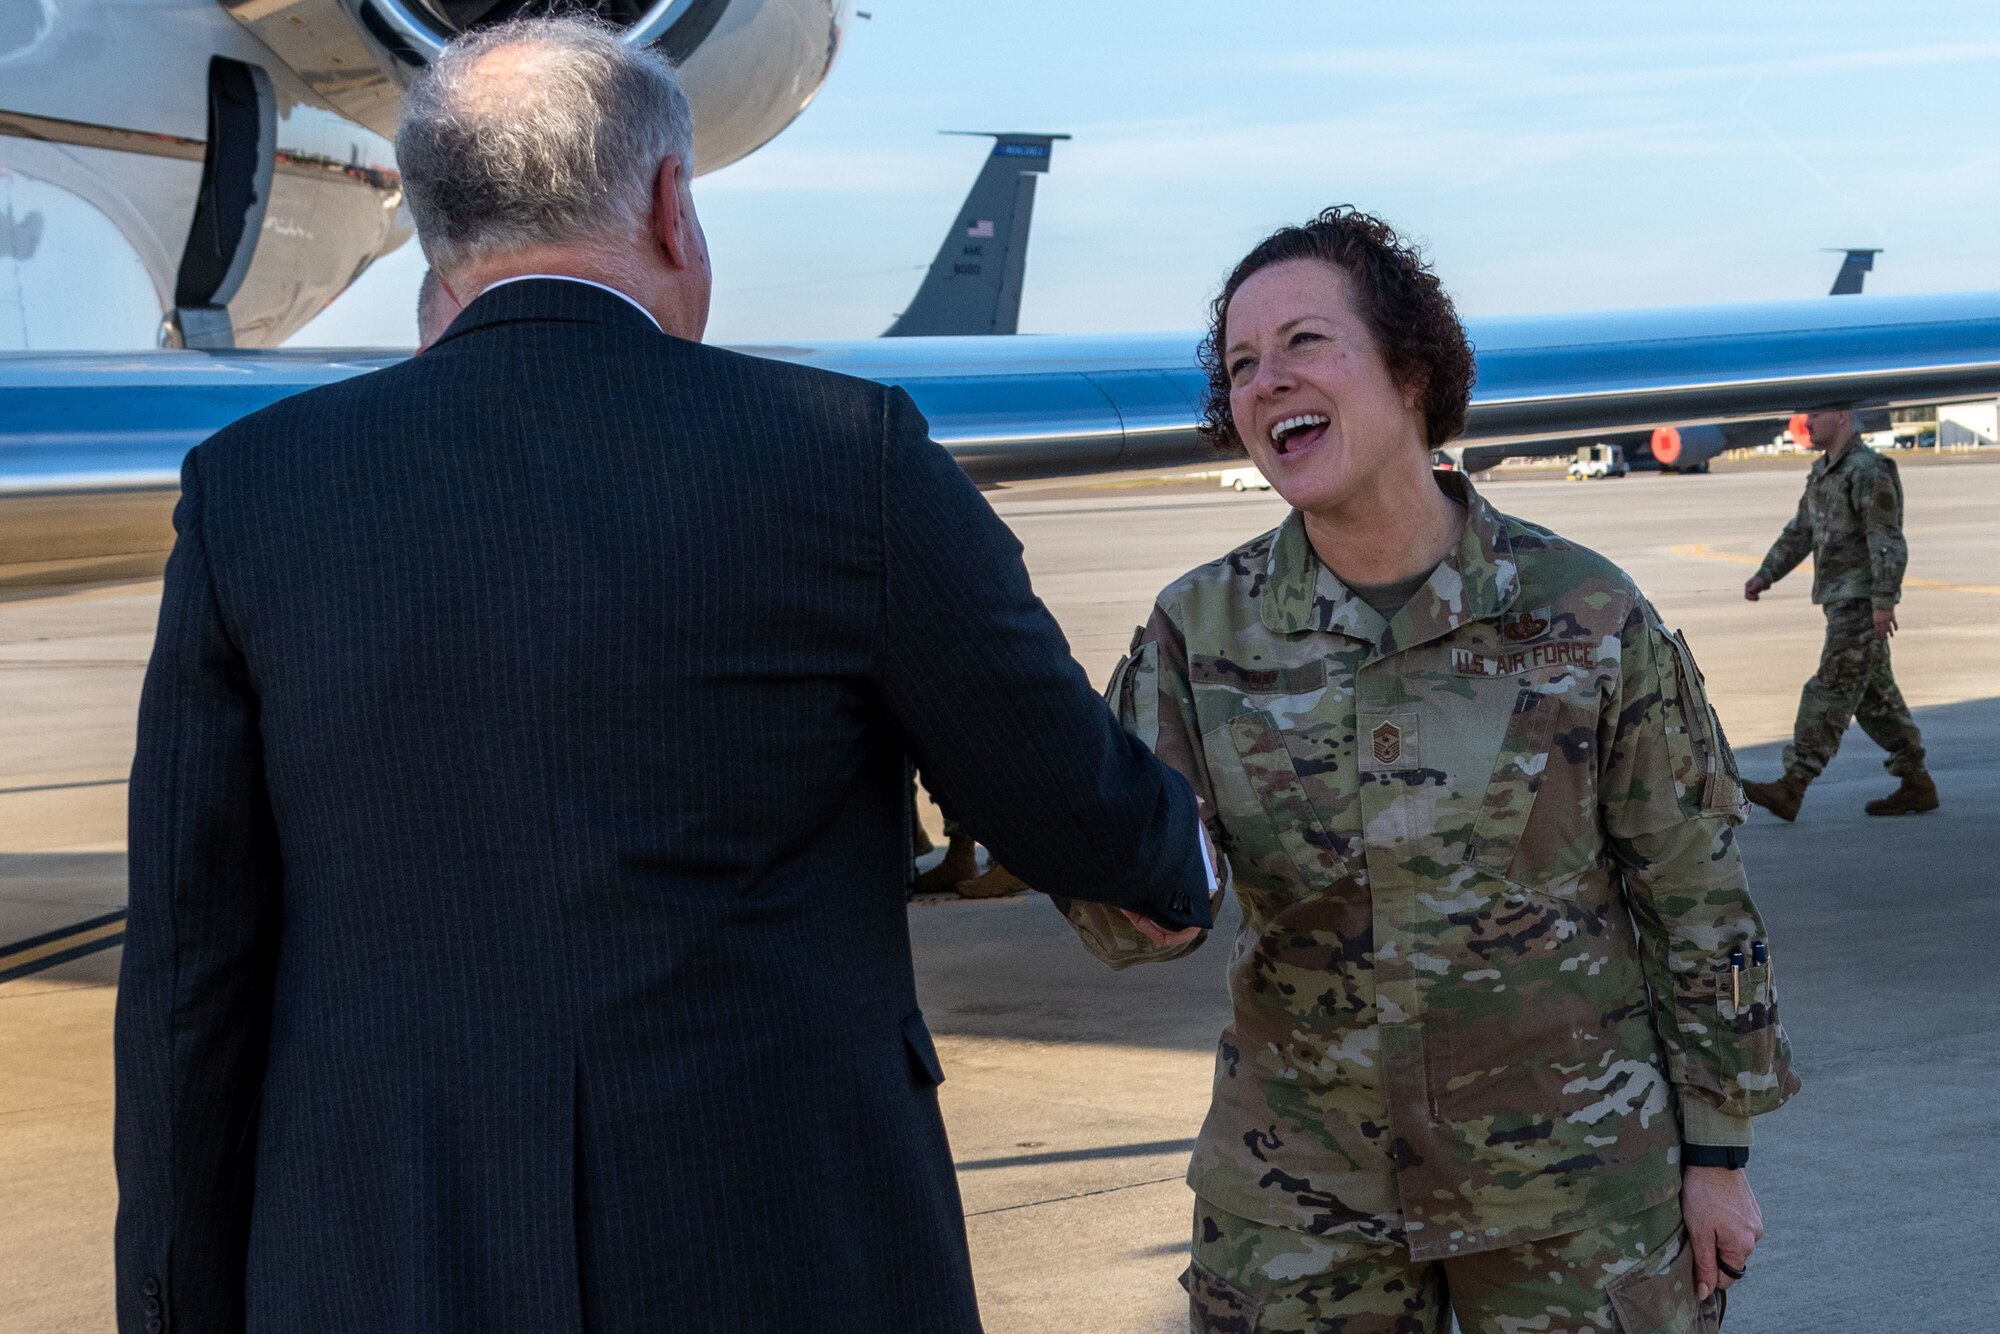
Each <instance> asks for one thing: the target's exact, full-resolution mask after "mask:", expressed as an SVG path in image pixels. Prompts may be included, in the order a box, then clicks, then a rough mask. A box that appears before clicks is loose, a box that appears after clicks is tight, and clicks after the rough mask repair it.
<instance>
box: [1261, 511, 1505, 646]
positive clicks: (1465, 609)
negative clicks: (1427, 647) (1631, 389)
mask: <svg viewBox="0 0 2000 1334" xmlns="http://www.w3.org/2000/svg"><path fill="white" fill-rule="evenodd" d="M1432 475H1433V476H1434V477H1435V478H1436V479H1437V484H1438V487H1439V489H1440V490H1442V491H1443V492H1444V493H1445V494H1446V495H1448V496H1450V497H1451V498H1452V499H1453V500H1456V501H1458V502H1459V503H1460V504H1462V505H1464V506H1465V510H1466V520H1465V531H1464V532H1463V533H1462V534H1460V535H1459V539H1458V545H1457V546H1456V547H1453V548H1452V550H1451V552H1450V554H1449V555H1447V556H1446V557H1445V558H1444V559H1443V560H1442V561H1440V562H1439V563H1438V567H1437V568H1436V569H1435V570H1432V571H1431V577H1430V580H1429V582H1427V583H1426V584H1425V585H1424V586H1423V587H1422V588H1420V589H1418V590H1417V592H1416V594H1415V595H1414V596H1413V597H1411V599H1410V601H1409V604H1408V605H1407V606H1405V607H1404V608H1403V609H1402V610H1401V611H1399V612H1397V613H1396V615H1395V616H1394V617H1393V618H1392V619H1390V620H1389V621H1387V622H1385V621H1384V620H1383V619H1382V617H1381V614H1380V613H1378V612H1377V611H1376V610H1375V609H1374V608H1373V607H1371V606H1369V605H1368V604H1367V603H1366V602H1364V601H1363V600H1362V599H1361V598H1359V597H1358V596H1356V595H1355V594H1354V593H1352V592H1350V591H1349V590H1348V588H1347V586H1346V585H1345V584H1343V583H1342V582H1341V581H1340V577H1339V576H1338V575H1336V574H1334V572H1333V571H1332V570H1331V569H1329V568H1327V566H1326V565H1325V564H1324V563H1323V562H1321V560H1320V559H1319V556H1318V554H1317V553H1316V552H1314V551H1313V548H1312V542H1311V541H1310V540H1309V539H1308V538H1307V537H1306V526H1305V516H1304V515H1303V514H1301V513H1300V512H1299V511H1297V510H1293V511H1292V512H1291V513H1290V514H1289V515H1287V516H1286V518H1285V521H1284V523H1283V524H1281V525H1279V528H1278V535H1277V538H1276V539H1275V540H1274V541H1273V542H1272V543H1271V554H1270V555H1269V557H1267V558H1266V562H1265V570H1264V580H1265V582H1264V596H1263V599H1262V601H1263V608H1262V616H1263V620H1264V624H1265V625H1266V626H1267V627H1269V628H1270V629H1272V630H1274V631H1276V632H1278V633H1279V634H1298V633H1300V632H1302V631H1307V630H1323V631H1331V632H1334V633H1337V634H1343V635H1347V636H1348V637H1350V638H1353V639H1359V640H1362V641H1364V642H1366V643H1371V644H1374V645H1375V648H1376V653H1375V656H1376V657H1377V658H1383V657H1387V656H1389V655H1390V654H1392V653H1399V652H1402V651H1403V650H1404V649H1409V648H1414V647H1416V646H1417V645H1419V644H1424V643H1428V642H1430V641H1431V640H1433V639H1437V638H1440V637H1441V636H1443V635H1446V634H1449V633H1451V632H1452V631H1453V630H1456V629H1457V628H1458V627H1459V626H1461V625H1464V624H1466V623H1467V622H1469V621H1478V620H1486V619H1488V618H1491V617H1495V616H1498V615H1500V613H1502V612H1503V611H1505V610H1506V609H1507V608H1508V607H1510V606H1512V605H1513V603H1514V599H1515V597H1516V596H1517V595H1518V594H1519V592H1520V587H1521V576H1520V570H1519V567H1518V566H1517V565H1516V563H1515V559H1514V547H1513V543H1512V542H1510V541H1509V540H1508V537H1507V530H1506V525H1504V524H1503V523H1502V522H1501V521H1500V515H1499V513H1498V511H1496V510H1495V509H1494V508H1493V507H1492V506H1491V505H1489V504H1487V503H1486V500H1485V498H1484V497H1482V496H1481V495H1480V494H1479V493H1478V492H1477V491H1475V490H1473V488H1472V483H1471V482H1470V481H1468V480H1467V478H1466V476H1465V474H1464V473H1459V472H1437V473H1434V474H1432Z"/></svg>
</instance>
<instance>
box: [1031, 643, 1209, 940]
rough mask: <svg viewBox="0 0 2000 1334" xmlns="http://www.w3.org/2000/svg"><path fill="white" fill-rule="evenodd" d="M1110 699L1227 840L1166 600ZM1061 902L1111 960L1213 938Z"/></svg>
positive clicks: (1182, 648)
mask: <svg viewBox="0 0 2000 1334" xmlns="http://www.w3.org/2000/svg"><path fill="white" fill-rule="evenodd" d="M1105 699H1106V701H1107V702H1108V703H1109V704H1110V705H1111V707H1112V709H1113V710H1114V711H1115V712H1116V713H1117V715H1118V722H1119V724H1120V725H1121V726H1122V727H1124V728H1125V730H1126V731H1128V732H1130V733H1131V734H1132V735H1133V736H1136V737H1138V738H1139V740H1141V741H1143V742H1145V743H1146V745H1147V747H1148V748H1150V749H1151V750H1152V752H1153V753H1154V754H1155V755H1158V756H1159V757H1160V758H1161V759H1162V760H1164V761H1166V762H1167V764H1169V765H1170V766H1172V768H1173V770H1174V772H1175V773H1177V774H1179V775H1181V777H1183V778H1185V779H1187V780H1188V785H1189V786H1190V787H1192V788H1193V789H1194V792H1195V796H1196V799H1197V801H1198V802H1199V803H1200V809H1201V810H1202V811H1203V812H1204V813H1205V815H1206V817H1207V818H1208V820H1209V831H1210V833H1211V834H1214V835H1215V836H1216V844H1217V846H1218V847H1223V846H1227V840H1226V839H1225V838H1224V837H1222V830H1221V826H1220V823H1219V822H1218V820H1217V818H1216V811H1217V807H1216V803H1215V793H1214V792H1213V791H1212V790H1211V789H1210V786H1209V781H1208V764H1207V760H1206V758H1205V756H1204V754H1203V751H1202V745H1201V732H1200V729H1199V727H1198V726H1197V724H1196V720H1195V712H1194V693H1193V691H1192V689H1191V688H1190V687H1189V685H1188V677H1187V643H1186V640H1185V638H1184V637H1183V636H1182V634H1181V631H1180V627H1179V626H1178V625H1177V624H1176V623H1175V622H1174V619H1173V617H1172V615H1171V614H1170V613H1169V612H1168V611H1167V609H1166V608H1165V607H1155V608H1154V609H1153V615H1152V619H1151V620H1149V621H1147V623H1146V624H1145V625H1143V626H1141V627H1140V629H1139V631H1138V633H1137V634H1136V635H1134V636H1133V639H1132V651H1131V653H1130V654H1129V655H1127V656H1126V658H1125V660H1124V661H1122V662H1120V663H1119V664H1118V667H1117V670H1115V671H1114V672H1112V674H1111V684H1110V685H1109V686H1108V687H1107V688H1106V690H1105ZM1218 869H1219V871H1220V875H1221V880H1220V883H1219V884H1218V885H1217V887H1216V889H1215V891H1214V893H1213V894H1212V895H1211V896H1210V901H1209V909H1210V912H1211V914H1213V912H1214V911H1215V909H1216V908H1217V907H1218V906H1219V905H1220V903H1221V900H1222V896H1223V895H1224V894H1225V893H1227V892H1228V889H1229V884H1230V879H1229V876H1230V872H1229V862H1228V860H1227V859H1226V858H1224V859H1222V862H1221V866H1220V867H1219V868H1218ZM1056 907H1057V908H1058V909H1059V910H1060V911H1061V912H1062V914H1063V916H1064V917H1065V918H1066V919H1068V921H1069V924H1070V927H1071V929H1072V930H1074V931H1075V932H1076V934H1077V937H1078V938H1079V939H1080V940H1082V941H1083V947H1084V948H1085V949H1087V950H1089V951H1090V952H1091V953H1092V954H1094V955H1096V956H1097V957H1098V958H1099V959H1102V960H1103V961H1104V962H1105V963H1108V964H1110V965H1111V966H1112V967H1113V968H1129V967H1131V966H1132V965H1133V964H1137V963H1158V962H1162V961H1165V960H1168V959H1178V958H1181V957H1183V956H1184V955H1188V954H1192V953H1194V951H1195V950H1197V949H1199V948H1200V947H1201V943H1202V942H1203V941H1204V940H1206V939H1208V933H1207V932H1205V931H1204V932H1203V933H1202V934H1200V935H1198V936H1196V937H1195V938H1194V939H1193V940H1190V941H1187V942H1185V943H1184V944H1180V945H1169V946H1164V947H1163V946H1160V945H1155V944H1154V943H1153V942H1152V941H1151V940H1148V939H1147V938H1146V935H1145V933H1144V932H1142V931H1140V930H1139V929H1138V928H1137V927H1135V926H1133V925H1132V922H1131V920H1130V919H1129V918H1127V917H1126V916H1125V915H1124V914H1123V913H1120V912H1117V911H1115V910H1113V909H1111V908H1109V907H1107V906H1105V905H1104V904H1101V903H1089V902H1085V901H1082V900H1076V901H1070V900H1066V899H1057V900H1056Z"/></svg>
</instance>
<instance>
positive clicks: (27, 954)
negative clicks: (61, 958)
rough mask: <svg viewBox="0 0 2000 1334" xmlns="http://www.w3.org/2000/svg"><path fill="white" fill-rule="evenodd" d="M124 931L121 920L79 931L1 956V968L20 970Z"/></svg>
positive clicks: (123, 923)
mask: <svg viewBox="0 0 2000 1334" xmlns="http://www.w3.org/2000/svg"><path fill="white" fill-rule="evenodd" d="M124 929H125V922H124V919H122V918H121V919H119V920H118V921H116V922H106V923H105V924H104V925H103V926H100V927H97V928H96V929H94V930H91V931H78V932H76V933H74V934H72V935H67V936H61V937H59V938H57V939H55V940H50V941H46V942H44V943H43V944H41V945H38V946H36V947H35V948H34V949H31V950H22V951H21V952H20V953H18V954H4V955H0V968H7V969H14V968H19V967H21V965H23V964H30V963H33V962H35V961H36V960H37V959H45V958H47V957H48V956H49V955H51V954H61V953H62V952H63V951H64V950H73V949H75V948H76V947H77V946H78V945H88V944H90V943H91V942H92V941H96V940H103V939H104V938H105V937H106V936H115V935H117V934H118V933H119V932H120V931H123V930H124Z"/></svg>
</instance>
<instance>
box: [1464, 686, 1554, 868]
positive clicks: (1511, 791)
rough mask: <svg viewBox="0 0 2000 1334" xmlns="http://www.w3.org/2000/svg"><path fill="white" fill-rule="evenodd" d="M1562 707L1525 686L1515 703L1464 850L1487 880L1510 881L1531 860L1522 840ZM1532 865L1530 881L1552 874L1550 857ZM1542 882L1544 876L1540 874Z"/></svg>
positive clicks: (1544, 773)
mask: <svg viewBox="0 0 2000 1334" xmlns="http://www.w3.org/2000/svg"><path fill="white" fill-rule="evenodd" d="M1562 707H1563V706H1562V704H1561V703H1560V702H1559V701H1558V700H1556V699H1555V698H1554V697H1553V696H1549V695H1543V694H1541V693H1539V692H1537V691H1536V690H1534V689H1533V688H1532V687H1529V686H1523V687H1522V688H1521V690H1520V693H1519V694H1517V695H1516V696H1515V697H1514V707H1513V711H1512V713H1511V715H1510V716H1509V718H1508V720H1507V731H1506V733H1505V735H1504V736H1503V737H1502V739H1501V742H1500V754H1499V756H1498V757H1497V758H1496V759H1495V760H1494V763H1493V774H1492V777H1491V778H1489V779H1488V780H1487V783H1486V792H1485V795H1484V796H1482V797H1481V798H1480V804H1479V818H1478V820H1477V821H1476V823H1475V824H1474V825H1473V829H1472V842H1471V843H1470V844H1469V845H1468V847H1467V849H1466V852H1467V860H1468V861H1470V862H1471V863H1472V864H1473V865H1475V866H1478V867H1479V868H1480V869H1481V870H1483V871H1486V872H1488V873H1489V874H1492V875H1496V876H1500V877H1502V878H1503V879H1504V878H1508V877H1509V875H1510V873H1511V872H1513V871H1514V869H1515V866H1516V863H1517V862H1520V861H1528V860H1531V859H1529V858H1524V857H1522V856H1521V855H1520V854H1521V852H1522V847H1521V842H1522V835H1524V834H1525V833H1527V830H1528V817H1529V815H1530V814H1531V813H1532V812H1533V810H1534V806H1535V796H1536V794H1537V793H1539V792H1540V791H1541V789H1542V781H1543V779H1544V778H1545V777H1547V775H1548V770H1549V765H1550V764H1551V763H1553V762H1554V757H1553V756H1551V755H1550V754H1549V743H1550V740H1551V739H1552V738H1553V737H1554V735H1555V730H1556V717H1557V715H1558V713H1560V712H1561V710H1562ZM1532 860H1533V861H1534V862H1535V863H1536V865H1531V866H1529V867H1527V868H1526V871H1527V878H1529V879H1533V878H1537V877H1538V873H1545V872H1546V871H1548V870H1549V869H1550V866H1551V863H1550V860H1549V859H1548V858H1547V857H1539V858H1534V859H1532ZM1539 878H1546V875H1545V874H1540V875H1539Z"/></svg>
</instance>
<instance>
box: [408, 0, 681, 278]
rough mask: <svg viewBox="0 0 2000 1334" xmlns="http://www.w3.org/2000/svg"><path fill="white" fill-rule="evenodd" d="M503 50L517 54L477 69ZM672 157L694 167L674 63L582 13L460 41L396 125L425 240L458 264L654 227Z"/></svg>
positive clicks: (433, 255) (500, 26)
mask: <svg viewBox="0 0 2000 1334" xmlns="http://www.w3.org/2000/svg"><path fill="white" fill-rule="evenodd" d="M505 47H517V48H518V50H517V51H516V52H514V53H511V54H510V55H501V56H499V57H498V59H496V60H495V61H493V62H492V64H490V65H489V67H488V68H487V69H484V70H481V69H479V68H478V67H479V66H480V65H481V64H482V63H486V62H487V58H488V57H491V56H494V55H495V53H496V52H500V51H501V49H502V48H505ZM516 61H518V64H516V63H515V62H516ZM496 66H497V67H496ZM510 66H511V68H510ZM668 157H678V158H679V159H680V160H681V167H682V170H683V171H685V172H689V173H692V171H693V169H694V117H693V115H692V113H691V112H690V111H689V109H688V101H687V95H686V94H684V93H683V92H682V91H681V86H680V80H679V79H677V78H675V77H674V69H673V66H672V64H671V63H669V62H668V60H667V58H666V57H665V56H663V55H661V54H659V53H658V52H655V51H649V50H635V49H633V48H632V47H629V46H627V45H625V44H624V43H623V42H621V41H619V40H618V36H617V33H616V32H615V31H614V30H613V29H612V28H610V27H608V26H606V25H605V24H603V23H599V22H596V21H594V20H590V19H583V18H554V19H549V18H538V19H514V20H511V21H509V22H506V23H497V24H494V25H493V26H492V27H490V28H478V29H475V30H473V31H472V32H469V33H467V34H465V35H464V36H462V37H459V38H458V39H456V40H455V41H453V42H452V43H451V44H450V45H449V46H447V47H446V48H445V49H444V53H443V54H442V55H441V56H439V57H438V59H437V62H436V63H435V64H433V65H432V66H431V68H430V69H429V70H427V71H426V72H425V73H424V75H423V76H422V77H421V78H420V79H418V80H417V82H416V83H415V84H414V85H413V86H412V87H411V88H410V90H409V91H408V92H407V93H406V94H404V97H403V120H402V124H401V126H400V127H399V128H398V129H397V131H396V164H397V166H398V168H399V169H400V170H401V171H402V173H403V189H404V192H405V194H406V196H407V197H408V199H409V201H410V213H411V215H412V216H413V217H414V218H415V219H416V223H417V239H418V241H419V242H420V243H421V244H422V246H423V248H424V254H425V255H426V256H427V257H428V258H429V259H430V262H431V264H432V265H433V266H434V267H436V268H439V269H442V270H444V271H445V272H447V273H449V272H451V271H452V270H454V269H456V268H458V267H459V266H460V265H463V264H465V263H466V262H467V261H468V260H471V259H474V258H475V257H477V256H480V255H483V254H489V253H493V252H496V251H507V250H518V249H521V248H523V247H528V246H545V245H567V244H574V243H576V242H579V241H593V240H600V239H607V238H609V237H612V236H615V235H616V234H618V233H619V232H621V231H623V230H626V229H629V228H633V227H639V226H643V225H644V224H645V221H646V218H647V217H648V215H649V214H650V212H651V207H652V204H651V201H652V194H653V182H654V180H655V177H656V174H657V172H658V170H659V166H660V163H661V161H662V160H663V159H665V158H668Z"/></svg>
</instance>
